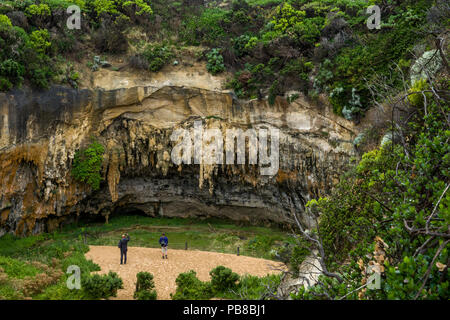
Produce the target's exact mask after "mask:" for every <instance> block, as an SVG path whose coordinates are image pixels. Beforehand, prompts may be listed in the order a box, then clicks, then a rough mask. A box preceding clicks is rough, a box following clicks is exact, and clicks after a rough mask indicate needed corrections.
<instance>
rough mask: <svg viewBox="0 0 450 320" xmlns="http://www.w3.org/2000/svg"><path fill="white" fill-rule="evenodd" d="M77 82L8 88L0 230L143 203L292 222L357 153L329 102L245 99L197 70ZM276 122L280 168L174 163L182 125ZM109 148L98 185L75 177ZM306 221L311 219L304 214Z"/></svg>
mask: <svg viewBox="0 0 450 320" xmlns="http://www.w3.org/2000/svg"><path fill="white" fill-rule="evenodd" d="M91 80H92V81H91V83H90V84H89V86H87V87H86V88H82V89H79V90H74V89H69V88H65V87H60V86H54V87H52V88H50V89H49V90H46V91H42V92H34V91H31V90H28V89H21V90H14V91H11V92H7V93H0V134H1V135H0V168H1V171H0V183H1V185H0V235H2V234H4V233H5V232H11V233H15V234H17V235H26V234H30V233H39V232H43V231H51V230H53V229H54V228H56V227H58V226H59V225H60V224H61V223H64V222H66V221H71V220H73V219H74V218H76V217H77V216H80V215H81V216H82V215H91V214H97V215H103V216H105V218H106V219H107V218H108V216H109V215H110V214H111V213H113V212H115V211H120V210H123V211H127V210H135V209H137V210H141V211H142V212H144V213H145V214H148V215H151V216H156V215H163V216H182V217H186V216H205V217H210V216H220V217H228V218H231V219H234V220H247V221H260V222H264V221H271V222H276V223H287V222H288V221H289V215H290V208H291V206H295V208H296V210H298V211H300V212H303V211H304V204H305V203H306V202H307V201H308V200H309V199H311V198H312V197H318V196H320V195H324V194H326V193H327V192H328V191H329V190H330V188H331V187H332V185H333V183H334V182H336V181H337V178H338V176H339V174H340V173H341V172H342V171H343V169H344V168H345V167H346V165H347V163H348V159H349V157H351V156H352V155H353V153H354V151H353V145H352V140H353V138H354V136H355V135H356V132H355V128H354V127H353V126H352V124H351V123H350V122H347V121H345V120H344V119H342V118H339V117H337V116H334V115H333V114H332V113H331V112H330V111H329V110H328V108H327V107H326V104H325V103H324V102H318V103H316V104H315V105H312V104H310V103H308V102H307V101H306V100H304V99H302V98H299V99H297V100H296V101H294V102H292V103H288V102H287V101H286V100H285V99H283V98H281V97H279V98H277V99H276V101H275V104H274V105H273V106H270V105H269V104H268V103H267V101H266V100H264V99H263V100H251V101H238V100H237V99H236V98H235V97H234V96H233V94H232V93H231V92H229V91H227V90H223V89H222V88H223V79H221V78H216V77H212V76H210V75H208V74H206V73H202V72H198V70H197V69H193V70H189V69H188V68H185V69H183V70H182V69H175V68H170V67H169V68H168V69H167V70H165V72H164V73H158V74H153V75H152V76H149V75H148V74H147V75H139V74H134V73H127V72H114V71H108V70H100V71H98V72H96V73H95V76H94V77H93V79H91ZM195 120H201V121H202V123H203V124H204V126H205V127H206V128H219V129H220V130H221V131H222V132H223V131H224V130H226V129H227V128H241V129H243V130H247V129H249V128H256V129H258V128H265V127H272V128H277V129H279V132H280V137H279V170H278V173H277V174H275V175H274V176H264V175H261V174H260V172H259V166H258V165H249V164H245V165H229V164H224V165H215V164H213V165H207V164H200V165H199V164H190V165H189V164H181V165H175V164H174V163H173V161H172V160H171V156H170V154H171V150H172V148H173V147H174V144H175V142H174V141H171V139H170V136H171V134H172V133H173V131H174V130H175V129H177V128H186V129H189V128H192V126H193V124H194V121H195ZM91 136H96V137H97V138H98V140H99V142H101V143H102V144H103V146H104V147H105V150H106V152H105V156H104V159H103V165H102V168H103V169H102V175H103V177H104V181H103V182H102V185H101V188H100V190H98V191H95V192H94V191H92V190H91V189H90V187H89V186H87V185H85V184H81V183H79V182H77V181H75V180H74V179H73V178H72V176H71V167H72V161H73V157H74V154H75V152H76V150H77V149H79V148H81V147H83V146H84V145H85V144H86V143H88V142H89V138H90V137H91ZM303 222H304V223H306V224H308V223H310V221H308V217H307V216H306V215H303Z"/></svg>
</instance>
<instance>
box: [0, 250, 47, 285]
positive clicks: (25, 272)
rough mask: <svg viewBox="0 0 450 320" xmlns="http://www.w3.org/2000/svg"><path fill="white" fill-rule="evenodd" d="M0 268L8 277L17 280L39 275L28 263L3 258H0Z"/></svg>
mask: <svg viewBox="0 0 450 320" xmlns="http://www.w3.org/2000/svg"><path fill="white" fill-rule="evenodd" d="M0 268H2V269H3V271H4V272H5V273H6V274H7V275H8V276H9V277H12V278H19V279H23V278H25V277H28V276H30V277H34V276H36V275H37V274H38V273H39V269H37V268H36V267H34V266H32V265H30V264H28V263H25V262H23V261H20V260H17V259H13V258H9V257H4V256H0Z"/></svg>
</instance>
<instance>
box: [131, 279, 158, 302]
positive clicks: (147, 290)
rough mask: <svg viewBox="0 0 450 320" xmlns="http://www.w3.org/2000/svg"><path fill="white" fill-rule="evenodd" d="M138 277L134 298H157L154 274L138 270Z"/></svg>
mask: <svg viewBox="0 0 450 320" xmlns="http://www.w3.org/2000/svg"><path fill="white" fill-rule="evenodd" d="M136 278H137V281H136V290H135V291H134V298H135V299H136V300H156V297H157V294H156V290H155V282H154V281H153V275H152V274H151V273H149V272H138V273H137V275H136Z"/></svg>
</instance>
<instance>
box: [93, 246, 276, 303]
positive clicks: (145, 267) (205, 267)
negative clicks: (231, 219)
mask: <svg viewBox="0 0 450 320" xmlns="http://www.w3.org/2000/svg"><path fill="white" fill-rule="evenodd" d="M89 248H90V250H89V252H88V253H86V258H87V259H92V260H93V261H94V262H95V263H97V264H98V265H99V266H100V268H101V271H99V272H98V273H99V274H104V273H108V272H109V271H114V272H117V273H118V274H119V276H120V277H121V278H122V280H123V287H124V288H123V289H121V290H119V291H118V292H117V297H116V298H113V299H120V300H128V299H133V293H134V289H135V283H136V274H137V273H138V272H140V271H147V272H150V273H152V274H153V276H154V280H155V286H156V291H157V293H158V299H165V300H167V299H170V293H175V290H176V284H175V279H176V278H177V276H178V275H179V274H180V273H182V272H187V271H189V270H194V271H196V272H197V277H198V278H199V279H200V280H202V281H207V280H209V279H210V276H209V272H210V271H211V269H213V268H214V267H216V266H219V265H223V266H225V267H228V268H231V269H232V270H233V271H234V272H236V273H238V274H240V275H244V274H251V275H255V276H265V275H267V274H273V273H278V272H279V271H278V270H277V269H280V268H283V265H282V264H281V263H278V262H275V261H270V260H265V259H258V258H252V257H245V256H237V255H233V254H224V253H217V252H206V251H195V250H192V251H191V250H188V251H185V250H171V249H170V248H169V252H168V258H169V259H167V260H166V259H162V258H161V250H160V249H155V248H140V247H128V261H127V264H126V265H121V264H120V249H119V248H117V247H112V246H89Z"/></svg>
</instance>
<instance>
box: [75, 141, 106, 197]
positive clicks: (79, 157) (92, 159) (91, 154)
mask: <svg viewBox="0 0 450 320" xmlns="http://www.w3.org/2000/svg"><path fill="white" fill-rule="evenodd" d="M104 152H105V148H104V147H103V146H102V145H101V144H100V143H98V142H97V141H96V140H95V139H94V138H92V143H91V144H90V145H89V146H88V147H87V148H86V149H81V150H78V151H77V152H76V153H75V157H74V160H73V167H72V175H73V177H74V178H75V179H76V180H78V181H81V182H86V183H87V184H89V185H90V186H91V187H92V189H94V190H98V189H99V188H100V182H101V180H102V177H101V175H100V170H101V167H102V161H103V153H104Z"/></svg>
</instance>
